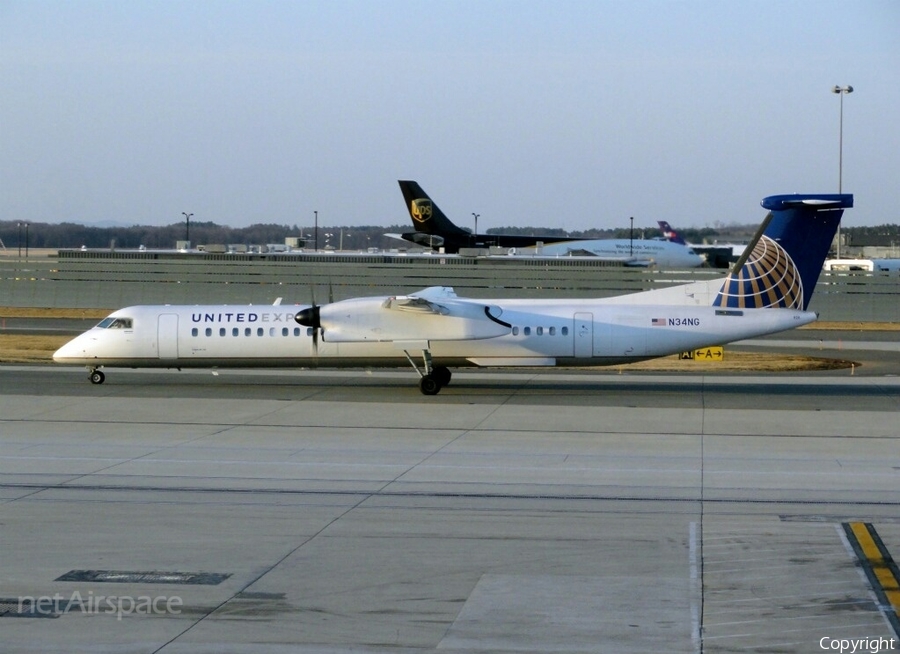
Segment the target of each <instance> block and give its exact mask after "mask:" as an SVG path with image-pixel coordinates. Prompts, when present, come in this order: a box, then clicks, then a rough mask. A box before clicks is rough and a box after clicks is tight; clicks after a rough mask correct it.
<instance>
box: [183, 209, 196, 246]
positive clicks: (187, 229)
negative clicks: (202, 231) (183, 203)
mask: <svg viewBox="0 0 900 654" xmlns="http://www.w3.org/2000/svg"><path fill="white" fill-rule="evenodd" d="M181 215H182V216H184V240H185V241H187V242H188V243H190V242H191V216H193V215H194V214H192V213H188V212H187V211H182V212H181Z"/></svg>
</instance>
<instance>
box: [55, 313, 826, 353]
mask: <svg viewBox="0 0 900 654" xmlns="http://www.w3.org/2000/svg"><path fill="white" fill-rule="evenodd" d="M386 299H387V298H384V297H380V298H363V299H358V300H353V301H347V304H346V307H347V319H348V320H349V319H350V318H353V319H354V322H353V325H352V329H350V328H348V330H347V331H337V330H334V329H333V330H332V331H331V333H330V332H329V328H328V327H327V325H325V323H324V322H323V331H322V333H321V335H320V336H319V338H318V339H317V340H318V342H317V343H315V342H314V338H313V331H314V329H313V328H312V327H304V326H301V325H298V324H297V323H296V322H295V321H294V315H295V314H296V313H297V312H298V311H300V310H301V309H304V308H306V307H305V306H286V305H279V306H268V305H251V306H231V305H216V306H134V307H128V308H125V309H120V310H118V311H116V312H114V313H113V314H111V316H110V318H122V319H123V320H121V321H119V322H120V323H122V324H124V325H125V326H117V327H108V326H107V327H101V326H97V327H94V328H92V329H90V330H89V331H87V332H85V333H84V334H82V335H80V336H78V337H76V338H75V339H73V340H72V341H70V342H69V343H67V344H66V345H64V346H63V347H62V348H60V349H59V350H58V351H57V352H56V353H55V354H54V357H53V358H54V360H55V361H56V362H58V363H67V364H79V365H86V366H89V367H92V368H99V367H103V366H113V367H164V368H180V367H270V366H279V367H310V366H322V367H332V366H404V365H407V361H408V359H407V355H406V354H405V353H404V351H406V352H409V353H410V354H412V355H415V354H416V353H418V352H421V351H424V350H428V351H430V353H431V355H432V357H433V359H434V363H435V364H440V365H444V366H554V365H566V366H584V365H603V364H612V363H620V362H628V361H638V360H642V359H648V358H653V357H660V356H666V355H669V354H674V353H678V352H682V351H686V350H692V349H696V348H700V347H705V346H709V345H720V344H723V343H727V342H729V341H734V340H738V339H744V338H751V337H754V336H760V335H764V334H769V333H774V332H779V331H783V330H786V329H791V328H793V327H798V326H800V325H804V324H807V323H809V322H812V321H813V320H815V314H813V313H810V312H805V311H797V310H789V309H742V310H723V309H720V308H716V307H712V306H684V305H676V304H672V305H665V304H662V305H660V304H648V305H641V304H637V303H629V304H622V303H621V302H616V298H611V299H595V300H546V301H540V300H509V299H506V300H474V299H462V298H460V299H459V301H458V302H456V303H455V304H454V305H453V307H454V308H453V311H454V312H459V306H460V305H463V308H464V309H465V311H462V312H459V313H460V315H459V316H455V315H454V316H447V315H435V314H427V315H412V316H411V315H409V314H405V315H402V316H399V317H398V314H399V313H400V312H397V311H392V310H388V309H385V308H383V307H384V302H385V300H386ZM470 305H471V306H470ZM343 306H345V303H341V302H338V303H334V304H332V305H325V307H335V308H336V310H335V313H339V311H340V310H341V309H342V307H343ZM485 307H488V310H489V311H490V313H491V315H492V316H494V317H496V318H497V320H494V319H487V318H485V317H484V313H485ZM470 308H471V311H469V309H470ZM323 309H324V307H323ZM478 316H480V318H479V317H478ZM398 321H402V322H399V323H398ZM451 321H455V322H451ZM104 322H110V319H107V320H106V321H104ZM112 322H116V321H112ZM102 324H103V323H101V325H102ZM396 324H402V325H403V331H402V333H398V332H397V329H396V327H395V325H396ZM329 337H331V340H329ZM335 341H339V342H335Z"/></svg>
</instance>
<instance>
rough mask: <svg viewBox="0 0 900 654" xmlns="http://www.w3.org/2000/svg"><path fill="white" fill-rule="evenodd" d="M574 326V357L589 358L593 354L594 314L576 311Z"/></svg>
mask: <svg viewBox="0 0 900 654" xmlns="http://www.w3.org/2000/svg"><path fill="white" fill-rule="evenodd" d="M574 327H575V329H574V332H575V333H574V338H575V358H576V359H590V358H591V357H592V356H593V355H594V314H592V313H576V314H575V325H574Z"/></svg>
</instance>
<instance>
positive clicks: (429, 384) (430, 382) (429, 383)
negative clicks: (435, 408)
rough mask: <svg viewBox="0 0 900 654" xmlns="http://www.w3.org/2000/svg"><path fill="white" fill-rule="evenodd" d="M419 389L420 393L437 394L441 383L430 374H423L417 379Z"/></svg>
mask: <svg viewBox="0 0 900 654" xmlns="http://www.w3.org/2000/svg"><path fill="white" fill-rule="evenodd" d="M419 389H420V390H421V391H422V395H437V394H438V393H439V392H440V390H441V385H440V384H439V383H438V380H437V379H435V378H434V377H433V376H432V375H425V376H424V377H422V379H421V381H419Z"/></svg>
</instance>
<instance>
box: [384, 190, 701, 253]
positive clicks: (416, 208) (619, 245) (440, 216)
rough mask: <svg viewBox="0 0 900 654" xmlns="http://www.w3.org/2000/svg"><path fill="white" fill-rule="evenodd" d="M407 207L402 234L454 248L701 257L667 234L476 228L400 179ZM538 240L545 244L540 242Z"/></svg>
mask: <svg viewBox="0 0 900 654" xmlns="http://www.w3.org/2000/svg"><path fill="white" fill-rule="evenodd" d="M399 183H400V191H401V192H402V193H403V199H404V201H405V202H406V209H407V211H409V217H410V218H411V219H412V222H413V225H414V226H415V228H416V231H415V232H406V233H404V234H400V235H399V236H400V237H401V238H403V239H404V240H407V241H410V242H412V243H416V244H418V245H425V246H427V247H430V248H433V249H435V250H437V249H439V248H443V249H444V252H447V253H450V254H453V253H457V252H459V250H460V248H476V247H488V246H498V247H503V248H516V249H517V254H522V255H529V254H530V255H534V254H538V253H539V254H541V255H544V256H593V257H599V258H601V259H604V260H608V261H615V262H620V263H622V264H624V265H626V266H651V265H653V266H656V267H658V268H697V267H698V266H701V265H702V264H703V257H701V256H699V255H698V254H697V253H696V252H694V251H693V250H692V249H691V248H690V247H688V246H687V245H684V244H678V243H671V242H667V241H665V240H644V239H628V238H617V239H580V238H575V237H568V236H552V235H545V236H520V235H513V234H472V233H471V232H469V231H467V230H465V229H463V228H462V227H459V226H458V225H456V224H454V223H453V222H452V221H451V220H450V219H449V218H447V216H446V215H445V214H444V212H443V211H441V209H440V207H438V206H437V204H435V203H434V201H433V200H432V199H431V198H430V197H429V196H428V194H427V193H425V191H424V190H423V189H422V187H421V186H419V184H418V183H417V182H414V181H411V180H400V182H399ZM538 243H541V244H542V245H541V246H540V248H538Z"/></svg>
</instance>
